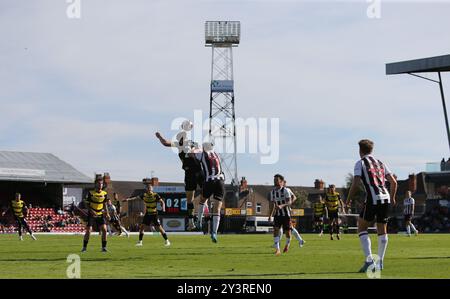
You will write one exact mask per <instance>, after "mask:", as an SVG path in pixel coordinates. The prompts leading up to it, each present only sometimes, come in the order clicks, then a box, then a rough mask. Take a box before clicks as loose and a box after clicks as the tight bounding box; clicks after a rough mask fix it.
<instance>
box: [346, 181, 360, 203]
mask: <svg viewBox="0 0 450 299" xmlns="http://www.w3.org/2000/svg"><path fill="white" fill-rule="evenodd" d="M359 184H361V177H360V176H359V175H355V176H354V177H353V182H352V186H351V187H350V191H348V197H347V202H346V206H347V207H350V206H351V205H352V199H353V196H354V194H355V193H356V191H357V190H358V186H359Z"/></svg>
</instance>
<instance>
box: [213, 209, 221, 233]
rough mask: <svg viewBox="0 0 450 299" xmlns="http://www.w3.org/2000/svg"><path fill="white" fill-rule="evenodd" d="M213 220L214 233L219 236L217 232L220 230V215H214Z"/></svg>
mask: <svg viewBox="0 0 450 299" xmlns="http://www.w3.org/2000/svg"><path fill="white" fill-rule="evenodd" d="M212 220H213V233H214V234H217V231H218V230H219V224H220V215H217V214H213V215H212Z"/></svg>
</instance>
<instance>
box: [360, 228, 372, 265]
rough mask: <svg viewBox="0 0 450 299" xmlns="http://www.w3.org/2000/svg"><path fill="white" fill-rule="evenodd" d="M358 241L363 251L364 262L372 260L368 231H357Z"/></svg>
mask: <svg viewBox="0 0 450 299" xmlns="http://www.w3.org/2000/svg"><path fill="white" fill-rule="evenodd" d="M359 241H360V243H361V247H362V250H363V252H364V257H365V258H366V262H369V261H372V260H373V259H372V249H371V245H372V244H371V242H370V237H369V233H368V232H367V231H363V232H360V233H359Z"/></svg>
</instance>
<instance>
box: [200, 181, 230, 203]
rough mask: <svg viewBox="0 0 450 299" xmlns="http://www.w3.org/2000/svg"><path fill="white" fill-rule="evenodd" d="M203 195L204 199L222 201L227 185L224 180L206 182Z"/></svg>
mask: <svg viewBox="0 0 450 299" xmlns="http://www.w3.org/2000/svg"><path fill="white" fill-rule="evenodd" d="M202 195H203V197H204V198H210V197H211V196H213V198H214V199H216V200H219V201H222V200H223V197H224V196H225V184H224V182H223V180H214V181H208V182H205V183H204V185H203V190H202Z"/></svg>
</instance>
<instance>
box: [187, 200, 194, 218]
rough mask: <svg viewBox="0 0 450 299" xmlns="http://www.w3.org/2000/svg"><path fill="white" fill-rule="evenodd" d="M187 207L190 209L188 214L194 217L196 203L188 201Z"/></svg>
mask: <svg viewBox="0 0 450 299" xmlns="http://www.w3.org/2000/svg"><path fill="white" fill-rule="evenodd" d="M187 209H188V216H189V218H194V203H192V202H191V203H188V204H187Z"/></svg>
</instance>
